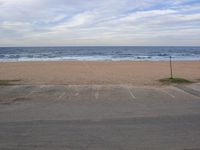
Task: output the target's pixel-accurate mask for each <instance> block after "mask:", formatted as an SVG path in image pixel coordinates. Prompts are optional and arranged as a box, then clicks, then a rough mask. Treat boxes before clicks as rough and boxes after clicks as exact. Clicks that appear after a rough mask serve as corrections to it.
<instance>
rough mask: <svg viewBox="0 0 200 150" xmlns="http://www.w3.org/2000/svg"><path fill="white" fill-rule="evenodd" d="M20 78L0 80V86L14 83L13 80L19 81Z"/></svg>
mask: <svg viewBox="0 0 200 150" xmlns="http://www.w3.org/2000/svg"><path fill="white" fill-rule="evenodd" d="M19 81H20V80H0V86H9V85H15V84H14V83H15V82H19Z"/></svg>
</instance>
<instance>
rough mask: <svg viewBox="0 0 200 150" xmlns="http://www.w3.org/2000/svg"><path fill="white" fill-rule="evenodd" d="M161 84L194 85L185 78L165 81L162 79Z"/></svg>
mask: <svg viewBox="0 0 200 150" xmlns="http://www.w3.org/2000/svg"><path fill="white" fill-rule="evenodd" d="M159 81H160V82H161V83H164V84H188V83H193V82H192V81H189V80H187V79H184V78H165V79H160V80H159Z"/></svg>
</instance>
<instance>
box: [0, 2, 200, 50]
mask: <svg viewBox="0 0 200 150" xmlns="http://www.w3.org/2000/svg"><path fill="white" fill-rule="evenodd" d="M64 45H66V46H67V45H141V46H144V45H189V46H190V45H200V0H0V46H64Z"/></svg>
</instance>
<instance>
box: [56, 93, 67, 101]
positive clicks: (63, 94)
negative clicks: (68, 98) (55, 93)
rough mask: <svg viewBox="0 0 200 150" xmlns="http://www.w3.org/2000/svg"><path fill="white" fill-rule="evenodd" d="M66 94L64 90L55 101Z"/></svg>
mask: <svg viewBox="0 0 200 150" xmlns="http://www.w3.org/2000/svg"><path fill="white" fill-rule="evenodd" d="M64 95H65V92H63V93H62V94H61V95H60V96H59V97H58V99H57V100H55V101H59V100H60V99H61V98H62V97H63V96H64Z"/></svg>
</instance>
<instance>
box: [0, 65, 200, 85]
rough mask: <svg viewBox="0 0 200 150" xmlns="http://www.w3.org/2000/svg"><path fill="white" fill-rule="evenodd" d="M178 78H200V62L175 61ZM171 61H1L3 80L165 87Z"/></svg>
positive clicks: (1, 77) (0, 78)
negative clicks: (163, 79) (162, 81)
mask: <svg viewBox="0 0 200 150" xmlns="http://www.w3.org/2000/svg"><path fill="white" fill-rule="evenodd" d="M173 71H174V76H175V77H181V78H186V79H188V80H191V81H196V80H199V79H200V61H173ZM169 75H170V72H169V61H30V62H0V80H20V82H19V84H33V85H34V84H36V85H37V84H47V85H53V84H56V85H59V84H60V85H62V84H63V85H64V84H65V85H90V84H91V85H101V84H106V85H109V84H110V85H116V84H122V85H125V84H126V85H136V86H138V85H140V86H146V85H147V86H149V85H150V86H152V85H153V86H157V85H161V84H160V83H159V82H158V80H159V79H162V78H168V77H169Z"/></svg>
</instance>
